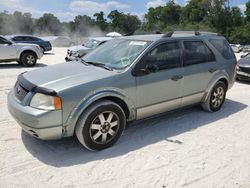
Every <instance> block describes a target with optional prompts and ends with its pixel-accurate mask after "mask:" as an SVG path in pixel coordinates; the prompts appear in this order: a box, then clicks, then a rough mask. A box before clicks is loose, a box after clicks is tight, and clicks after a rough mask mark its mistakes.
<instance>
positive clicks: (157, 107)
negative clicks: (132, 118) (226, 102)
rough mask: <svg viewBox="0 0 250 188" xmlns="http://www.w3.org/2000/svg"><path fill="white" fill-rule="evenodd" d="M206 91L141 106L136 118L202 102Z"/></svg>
mask: <svg viewBox="0 0 250 188" xmlns="http://www.w3.org/2000/svg"><path fill="white" fill-rule="evenodd" d="M204 95H205V92H198V93H194V94H192V95H187V96H183V97H180V98H176V99H173V100H169V101H165V102H161V103H157V104H153V105H149V106H144V107H140V108H138V109H137V116H136V119H137V120H139V119H143V118H147V117H150V116H153V115H156V114H161V113H163V112H168V111H171V110H175V109H178V108H180V107H185V106H189V105H192V104H196V103H200V102H201V101H202V98H203V97H204Z"/></svg>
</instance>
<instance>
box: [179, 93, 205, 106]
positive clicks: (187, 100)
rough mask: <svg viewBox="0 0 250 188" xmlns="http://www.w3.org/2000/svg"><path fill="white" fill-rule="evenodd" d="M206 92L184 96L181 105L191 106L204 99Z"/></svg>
mask: <svg viewBox="0 0 250 188" xmlns="http://www.w3.org/2000/svg"><path fill="white" fill-rule="evenodd" d="M204 95H205V92H198V93H194V94H192V95H188V96H184V97H182V100H181V107H185V106H189V105H192V104H195V103H199V102H201V101H202V99H203V97H204Z"/></svg>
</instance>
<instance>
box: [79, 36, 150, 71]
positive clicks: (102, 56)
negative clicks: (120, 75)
mask: <svg viewBox="0 0 250 188" xmlns="http://www.w3.org/2000/svg"><path fill="white" fill-rule="evenodd" d="M148 45H149V42H146V41H139V40H126V39H117V40H111V41H108V42H106V43H105V44H103V45H101V46H100V47H98V49H96V50H94V51H92V52H91V53H89V54H87V55H86V56H84V57H83V60H84V61H86V62H95V63H101V64H104V65H106V66H108V67H111V68H114V69H123V68H125V67H127V66H129V65H130V64H131V63H132V62H133V61H134V60H135V59H136V57H138V55H139V54H140V53H141V52H142V51H143V50H144V49H145V48H146V47H147V46H148Z"/></svg>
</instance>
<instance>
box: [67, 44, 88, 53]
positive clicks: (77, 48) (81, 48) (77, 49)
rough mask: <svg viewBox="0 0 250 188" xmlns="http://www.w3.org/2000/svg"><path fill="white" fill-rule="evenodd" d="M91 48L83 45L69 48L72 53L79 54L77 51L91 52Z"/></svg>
mask: <svg viewBox="0 0 250 188" xmlns="http://www.w3.org/2000/svg"><path fill="white" fill-rule="evenodd" d="M90 49H91V48H87V47H85V46H82V45H79V46H72V47H70V48H69V50H70V51H74V52H77V51H85V50H86V51H87V50H90Z"/></svg>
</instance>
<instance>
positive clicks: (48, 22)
mask: <svg viewBox="0 0 250 188" xmlns="http://www.w3.org/2000/svg"><path fill="white" fill-rule="evenodd" d="M36 28H37V32H38V33H40V34H42V33H47V34H52V35H60V34H61V33H62V24H61V22H60V21H59V19H58V18H57V17H56V16H54V15H53V14H51V13H46V14H44V15H43V16H42V17H41V18H39V19H38V20H37V22H36Z"/></svg>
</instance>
